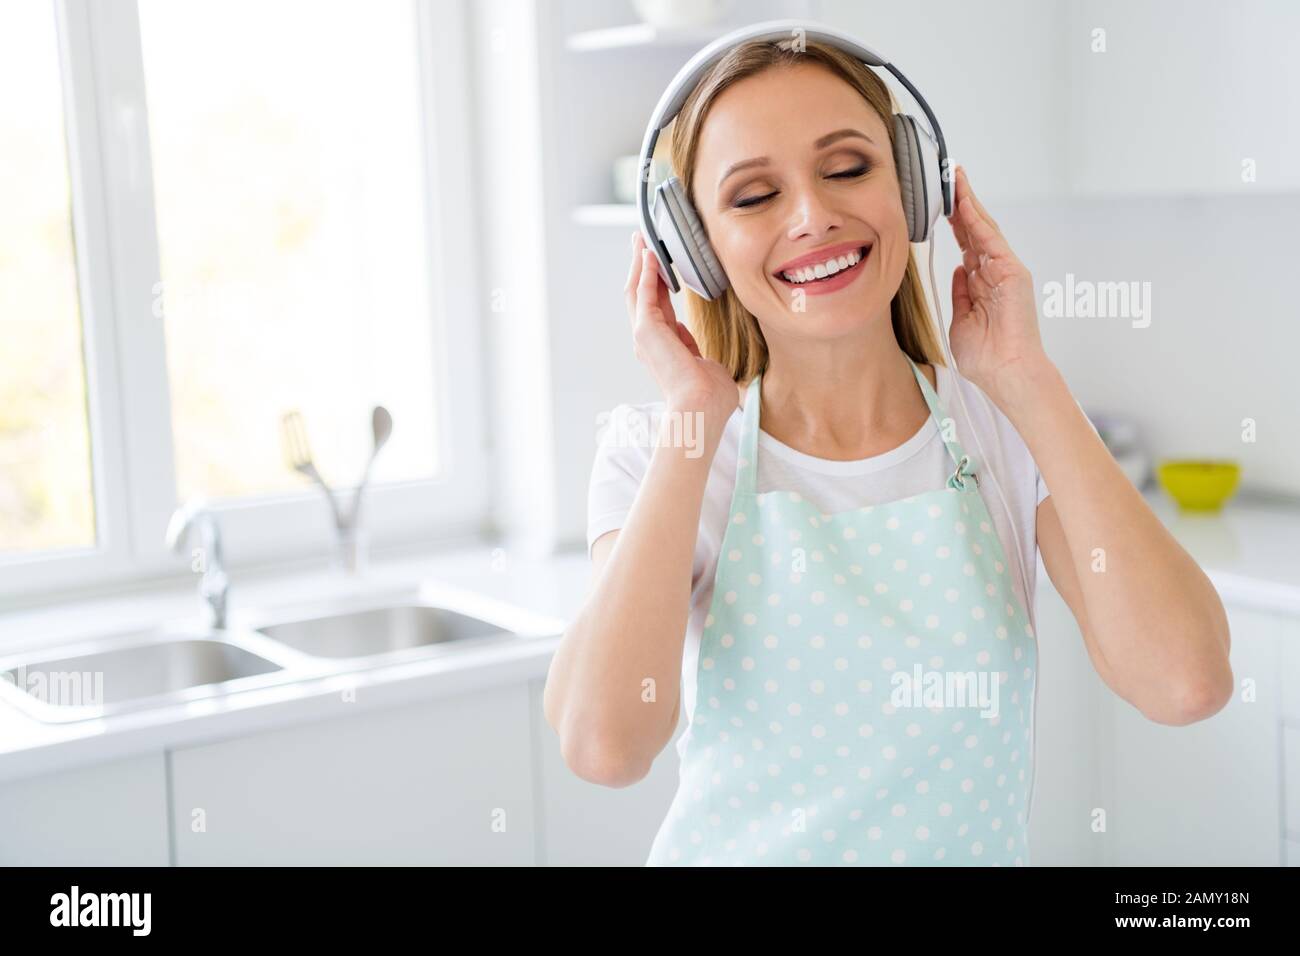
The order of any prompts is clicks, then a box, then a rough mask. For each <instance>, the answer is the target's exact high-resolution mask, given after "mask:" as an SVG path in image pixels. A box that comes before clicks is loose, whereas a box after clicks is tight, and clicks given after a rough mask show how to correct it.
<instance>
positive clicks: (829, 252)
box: [773, 241, 873, 279]
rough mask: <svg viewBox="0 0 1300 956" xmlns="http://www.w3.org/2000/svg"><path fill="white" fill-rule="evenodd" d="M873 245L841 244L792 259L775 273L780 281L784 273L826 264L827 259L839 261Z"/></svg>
mask: <svg viewBox="0 0 1300 956" xmlns="http://www.w3.org/2000/svg"><path fill="white" fill-rule="evenodd" d="M870 245H873V243H870V242H866V241H862V242H839V243H836V244H835V245H833V246H826V247H824V248H822V249H817V250H815V251H813V252H810V253H808V254H807V255H806V256H800V257H799V258H798V259H791V260H790V261H789V262H787V263H786V264H785V265H783V266H780V267H778V268H777V270H776V272H774V273H773V275H775V276H776V277H777V278H778V279H779V278H780V277H781V273H782V272H793V271H794V270H795V269H802V268H803V267H804V266H815V265H817V263H819V262H825V261H826V260H827V259H838V258H839V257H840V256H842V255H845V254H847V253H850V252H852V251H853V250H854V249H861V248H862V247H863V246H870Z"/></svg>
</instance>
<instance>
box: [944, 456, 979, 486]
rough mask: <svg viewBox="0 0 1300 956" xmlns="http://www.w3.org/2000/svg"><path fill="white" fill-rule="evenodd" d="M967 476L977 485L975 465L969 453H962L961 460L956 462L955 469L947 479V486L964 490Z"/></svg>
mask: <svg viewBox="0 0 1300 956" xmlns="http://www.w3.org/2000/svg"><path fill="white" fill-rule="evenodd" d="M967 478H970V479H972V480H973V481H974V482H975V486H976V487H979V483H980V478H979V475H978V474H976V472H975V465H974V464H973V463H972V461H971V457H970V455H962V456H961V461H959V462H958V463H957V469H956V471H954V472H953V473H952V476H951V477H950V478H949V479H948V487H949V488H955V489H957V490H958V491H965V490H966V479H967Z"/></svg>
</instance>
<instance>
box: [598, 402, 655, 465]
mask: <svg viewBox="0 0 1300 956" xmlns="http://www.w3.org/2000/svg"><path fill="white" fill-rule="evenodd" d="M663 411H664V403H663V402H662V401H658V402H641V403H633V402H622V403H620V404H618V405H615V406H614V407H613V408H610V409H606V410H604V411H602V412H600V413H599V414H598V415H597V416H596V463H597V466H599V465H600V463H601V462H602V461H611V460H612V461H615V462H618V463H620V464H622V465H623V466H624V467H625V468H626V469H628V470H633V469H634V468H635V467H636V466H637V465H638V464H639V465H640V468H641V470H644V467H645V465H646V464H647V463H648V462H649V461H650V454H651V452H652V451H653V450H654V436H655V432H656V430H657V429H658V427H659V420H660V418H661V417H662V416H663Z"/></svg>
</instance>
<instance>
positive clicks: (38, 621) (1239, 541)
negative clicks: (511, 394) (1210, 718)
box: [0, 489, 1300, 780]
mask: <svg viewBox="0 0 1300 956" xmlns="http://www.w3.org/2000/svg"><path fill="white" fill-rule="evenodd" d="M1146 498H1147V501H1148V502H1149V503H1150V504H1151V507H1152V510H1153V511H1154V512H1155V513H1156V515H1157V516H1158V517H1159V518H1160V519H1161V520H1162V521H1163V522H1164V524H1165V525H1166V527H1168V528H1169V529H1170V531H1171V532H1172V533H1173V534H1174V536H1175V537H1176V538H1177V539H1178V540H1179V541H1180V543H1182V545H1183V546H1184V547H1185V548H1187V550H1188V551H1189V553H1191V555H1192V556H1193V557H1194V558H1195V559H1196V560H1197V562H1198V563H1200V565H1201V566H1202V567H1203V568H1204V569H1205V571H1206V573H1207V574H1208V575H1209V577H1210V579H1211V581H1213V583H1214V585H1215V587H1216V588H1217V589H1218V590H1219V594H1220V596H1221V597H1222V598H1223V601H1224V603H1225V604H1228V605H1236V606H1240V607H1247V608H1253V609H1257V610H1263V611H1270V612H1274V613H1277V614H1280V615H1282V616H1286V617H1294V618H1295V619H1296V634H1297V637H1298V638H1300V506H1297V505H1290V504H1278V503H1267V502H1262V501H1256V500H1251V499H1249V498H1245V497H1240V498H1238V499H1235V500H1234V501H1232V502H1230V503H1229V504H1228V505H1227V506H1226V507H1225V509H1224V510H1223V511H1222V512H1221V513H1220V514H1217V515H1185V514H1180V513H1179V512H1178V509H1177V507H1176V506H1175V505H1174V504H1173V503H1172V502H1171V501H1170V500H1169V499H1168V498H1167V497H1166V496H1165V495H1164V494H1163V492H1161V491H1159V490H1158V489H1151V490H1148V491H1147V492H1146ZM505 553H506V552H504V551H502V550H501V549H498V548H495V547H491V546H482V547H477V548H471V549H463V550H458V551H456V552H454V553H446V554H439V555H431V556H428V557H424V558H408V559H402V560H390V561H375V562H374V563H373V564H372V566H371V569H370V571H369V572H368V574H367V575H366V576H365V577H364V578H362V579H352V578H347V577H344V576H342V575H340V574H339V573H337V572H325V571H320V572H306V573H301V572H300V573H295V574H282V575H274V576H270V575H263V576H261V577H259V578H257V579H254V580H244V579H242V578H241V577H240V575H239V574H238V573H237V572H236V573H235V574H233V575H232V583H231V591H230V595H231V610H230V617H231V622H232V624H236V623H238V622H239V618H240V616H241V608H257V607H265V606H271V605H285V604H293V603H298V602H302V601H310V600H313V599H315V598H318V597H320V596H321V595H330V596H340V595H344V594H350V593H366V592H370V591H375V590H390V589H392V588H394V587H398V586H405V585H418V584H420V583H422V582H424V581H429V580H434V581H439V582H443V583H446V584H450V585H453V586H458V587H463V588H467V589H470V590H473V591H475V592H477V593H481V594H485V595H487V596H489V597H492V598H495V599H498V600H501V601H504V602H507V603H510V604H513V605H516V606H517V607H521V608H524V609H527V610H530V611H534V612H536V613H540V614H547V615H551V616H554V617H555V618H557V619H558V621H559V622H560V623H562V624H566V625H567V622H568V621H569V620H571V619H572V617H573V616H574V614H575V613H576V612H577V610H578V609H579V608H580V607H581V605H582V602H583V600H584V599H585V596H586V594H587V591H588V588H589V587H590V577H591V572H590V562H589V561H588V558H587V554H586V551H585V550H584V549H579V550H573V551H569V552H565V553H563V554H560V555H555V556H551V557H546V558H537V559H528V560H516V561H505V562H503V561H502V555H503V554H505ZM1043 579H1044V580H1045V579H1046V576H1045V573H1044V574H1043ZM200 610H201V606H200V604H199V599H198V597H197V595H196V594H195V593H194V590H193V587H192V585H187V586H185V587H183V588H170V589H167V590H161V591H158V592H151V593H148V594H131V595H125V596H117V597H110V598H103V599H96V600H84V601H78V602H75V603H64V604H61V605H57V606H53V607H49V608H39V609H29V610H24V611H18V612H12V613H9V614H5V615H0V654H7V653H12V652H15V651H21V650H26V649H29V648H32V647H39V646H45V645H56V644H60V643H67V642H69V641H72V640H79V639H82V638H85V637H89V636H94V635H97V634H107V633H116V632H120V631H124V630H128V629H131V628H135V627H141V628H145V627H151V626H154V625H156V624H158V623H160V622H161V621H164V620H168V621H172V620H185V619H187V618H189V619H194V620H197V619H198V615H199V613H200ZM558 643H559V637H558V636H556V637H546V638H534V639H528V640H525V641H520V642H515V643H507V644H498V645H491V646H487V647H484V648H481V649H473V650H471V649H465V650H462V651H460V652H458V653H455V654H448V655H446V656H443V657H439V658H436V659H434V658H430V659H427V660H424V661H419V662H414V663H411V662H408V663H403V664H395V665H392V666H388V667H383V668H376V669H371V670H366V671H363V672H359V673H354V674H347V675H334V676H330V677H321V678H314V679H310V680H305V681H299V682H295V683H290V684H282V685H276V686H273V687H265V688H259V689H256V690H248V691H242V692H240V693H235V694H226V695H223V696H221V697H217V698H212V699H207V700H199V701H192V702H188V703H185V704H179V705H176V706H173V707H169V708H160V709H154V710H148V711H138V712H135V713H125V714H120V715H116V716H112V717H108V718H104V719H100V720H88V721H80V722H77V723H71V724H46V723H42V722H40V721H37V720H34V719H32V718H30V717H28V716H27V715H26V714H23V713H22V712H20V711H18V710H16V709H14V708H13V707H11V706H9V705H7V704H5V703H0V780H6V779H14V778H17V777H23V776H29V775H33V774H38V773H45V772H51V771H55V770H60V769H66V768H69V767H73V766H77V765H80V764H89V763H94V762H97V761H101V760H108V759H113V758H117V757H124V756H128V755H130V754H135V753H142V752H148V751H157V750H160V749H164V748H175V747H180V746H190V745H194V744H197V743H201V742H204V741H208V740H217V739H221V738H226V737H231V736H237V735H240V734H245V733H252V732H256V731H258V730H263V729H266V728H269V727H278V726H284V725H288V724H292V723H298V722H302V721H310V720H319V719H323V718H326V717H330V716H342V715H344V714H345V713H355V712H357V711H359V710H366V709H370V708H376V707H386V706H393V705H397V704H402V703H415V702H418V701H422V700H428V699H430V698H432V697H439V696H444V695H450V694H458V693H463V692H466V691H470V690H473V689H475V688H478V687H484V686H491V685H499V684H503V683H520V682H524V681H528V680H532V679H535V678H539V677H544V676H545V675H546V671H547V668H548V666H549V664H550V659H551V656H552V654H553V653H554V650H555V647H556V646H557V644H558ZM348 689H351V690H352V692H353V693H352V694H349V695H347V698H350V699H346V700H345V694H344V691H346V690H348ZM345 708H350V709H345Z"/></svg>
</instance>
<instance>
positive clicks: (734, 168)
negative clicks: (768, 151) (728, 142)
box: [717, 128, 876, 189]
mask: <svg viewBox="0 0 1300 956" xmlns="http://www.w3.org/2000/svg"><path fill="white" fill-rule="evenodd" d="M852 136H857V137H860V138H861V139H865V140H866V141H867V142H868V143H870V144H871V145H872V146H875V145H876V141H875V140H873V139H872V138H871V137H870V136H868V135H867V134H866V133H863V132H861V131H860V130H856V129H847V128H846V129H837V130H836V131H835V132H833V133H827V134H826V135H825V136H823V137H822V138H821V139H819V140H817V142H815V143H813V148H814V149H825V148H826V147H827V146H830V145H831V144H832V143H838V142H839V141H840V140H842V139H848V138H849V137H852ZM771 162H772V160H771V159H770V158H768V157H767V156H759V157H758V158H757V159H742V160H741V161H740V162H738V163H733V164H732V165H731V166H729V167H727V171H726V172H724V173H723V174H722V176H721V178H719V179H718V187H717V188H718V189H721V188H722V184H723V183H725V182H726V181H727V178H728V177H729V176H731V175H732V174H733V173H738V172H740V171H741V170H742V169H749V168H750V167H752V166H766V165H768V164H769V163H771Z"/></svg>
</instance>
